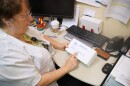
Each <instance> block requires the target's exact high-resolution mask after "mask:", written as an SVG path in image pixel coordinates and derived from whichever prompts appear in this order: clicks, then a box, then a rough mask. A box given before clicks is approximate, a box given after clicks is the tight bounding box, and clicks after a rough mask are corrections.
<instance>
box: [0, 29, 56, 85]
mask: <svg viewBox="0 0 130 86" xmlns="http://www.w3.org/2000/svg"><path fill="white" fill-rule="evenodd" d="M36 33H37V34H35V30H34V29H33V28H30V29H29V30H28V32H27V34H29V35H31V36H33V37H34V36H36V37H37V38H38V39H40V40H44V39H43V38H42V34H40V33H38V32H36ZM44 41H46V40H44ZM53 70H55V67H54V64H53V61H52V58H51V55H50V53H49V52H48V50H46V49H45V48H41V47H37V46H33V45H30V44H27V43H24V42H22V41H20V40H18V39H16V38H15V37H13V36H11V35H8V34H6V33H5V32H3V31H2V30H1V29H0V86H35V85H36V84H37V83H38V82H39V81H40V79H41V75H42V74H44V73H46V72H49V71H53ZM43 79H44V78H43ZM50 86H58V84H57V83H56V82H54V83H52V85H50Z"/></svg>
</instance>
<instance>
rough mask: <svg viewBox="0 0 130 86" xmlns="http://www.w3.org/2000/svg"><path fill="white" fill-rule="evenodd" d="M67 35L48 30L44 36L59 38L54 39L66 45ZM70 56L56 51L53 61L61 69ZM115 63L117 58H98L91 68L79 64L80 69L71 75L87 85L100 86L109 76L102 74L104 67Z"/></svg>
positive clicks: (64, 52)
mask: <svg viewBox="0 0 130 86" xmlns="http://www.w3.org/2000/svg"><path fill="white" fill-rule="evenodd" d="M66 33H67V32H66V31H63V32H62V33H61V34H60V35H58V33H53V32H51V31H50V29H47V30H46V31H45V33H44V34H46V35H53V36H57V37H58V38H54V40H56V41H58V42H60V43H64V42H68V41H67V40H66V39H64V35H65V34H66ZM68 56H69V53H67V52H66V51H60V50H56V54H55V55H54V56H53V59H54V61H55V63H56V64H57V65H58V66H59V67H62V66H63V65H64V64H65V62H66V60H67V57H68ZM115 61H116V58H114V57H110V58H109V59H108V60H107V61H105V60H103V59H101V58H99V57H97V58H96V59H95V60H94V62H93V63H92V64H91V65H90V66H89V67H87V66H86V65H84V64H82V63H81V62H79V66H78V68H77V69H75V70H74V71H72V72H70V73H69V74H70V75H71V76H73V77H75V78H77V79H79V80H81V81H83V82H85V83H88V84H91V85H96V86H100V85H101V84H102V82H103V80H104V79H105V77H106V76H107V75H106V74H104V73H103V72H102V67H103V66H104V65H105V64H106V63H115Z"/></svg>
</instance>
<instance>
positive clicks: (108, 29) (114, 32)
mask: <svg viewBox="0 0 130 86" xmlns="http://www.w3.org/2000/svg"><path fill="white" fill-rule="evenodd" d="M77 5H78V6H79V7H80V14H79V19H80V17H81V16H82V15H83V10H84V8H90V9H93V10H95V11H96V13H95V18H97V19H102V20H103V23H104V24H103V29H102V32H101V33H102V34H103V35H105V36H107V37H109V38H112V37H114V36H118V35H120V36H124V38H125V39H126V38H127V37H129V36H130V20H129V22H128V23H127V24H123V23H121V22H119V21H118V20H116V19H114V18H105V17H104V14H105V10H106V6H101V7H99V8H97V7H93V6H90V5H86V4H82V3H77ZM79 24H80V22H79Z"/></svg>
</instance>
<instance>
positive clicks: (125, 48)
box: [120, 36, 130, 54]
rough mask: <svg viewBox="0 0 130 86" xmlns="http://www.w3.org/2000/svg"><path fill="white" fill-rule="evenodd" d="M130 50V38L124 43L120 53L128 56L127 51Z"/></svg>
mask: <svg viewBox="0 0 130 86" xmlns="http://www.w3.org/2000/svg"><path fill="white" fill-rule="evenodd" d="M129 49H130V36H129V37H128V38H127V39H126V41H125V42H124V43H123V46H122V48H121V49H120V53H122V54H126V53H127V51H128V50H129Z"/></svg>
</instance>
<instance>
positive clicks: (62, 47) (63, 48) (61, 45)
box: [57, 43, 68, 50]
mask: <svg viewBox="0 0 130 86" xmlns="http://www.w3.org/2000/svg"><path fill="white" fill-rule="evenodd" d="M57 47H58V49H59V50H65V48H67V47H68V43H62V44H60V43H59V44H58V46H57Z"/></svg>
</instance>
